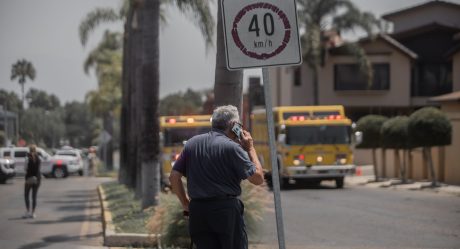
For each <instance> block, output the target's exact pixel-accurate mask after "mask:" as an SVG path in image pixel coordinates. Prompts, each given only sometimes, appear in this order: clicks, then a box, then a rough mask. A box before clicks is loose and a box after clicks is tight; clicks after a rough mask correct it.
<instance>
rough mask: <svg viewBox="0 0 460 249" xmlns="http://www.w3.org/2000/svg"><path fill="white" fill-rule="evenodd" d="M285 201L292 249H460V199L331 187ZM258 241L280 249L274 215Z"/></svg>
mask: <svg viewBox="0 0 460 249" xmlns="http://www.w3.org/2000/svg"><path fill="white" fill-rule="evenodd" d="M281 198H282V202H283V205H282V206H283V213H284V224H285V234H286V244H287V248H288V249H300V248H302V249H308V248H317V249H329V248H330V249H337V248H350V249H364V248H376V249H377V248H379V249H381V248H397V249H402V248H457V249H458V248H460V197H456V196H452V195H447V194H442V193H431V192H425V191H408V190H390V189H376V188H366V187H362V186H350V185H347V186H346V188H345V189H341V190H338V189H334V188H333V183H332V182H330V183H327V182H326V183H325V184H324V183H323V185H322V187H319V188H312V187H310V188H308V187H307V186H300V187H299V186H297V187H292V188H291V189H289V190H284V191H282V193H281ZM258 240H259V242H260V243H262V244H264V246H258V247H253V248H278V247H277V245H278V242H277V235H276V226H275V218H274V213H270V214H268V215H267V217H266V220H265V222H264V224H263V232H262V235H261V236H260V238H258Z"/></svg>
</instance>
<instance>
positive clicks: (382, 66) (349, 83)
mask: <svg viewBox="0 0 460 249" xmlns="http://www.w3.org/2000/svg"><path fill="white" fill-rule="evenodd" d="M372 70H373V72H374V79H373V81H372V84H368V82H367V78H366V75H365V74H364V73H363V72H362V71H361V69H360V68H359V65H358V64H336V65H334V89H335V90H336V91H348V90H389V89H390V64H388V63H375V64H372Z"/></svg>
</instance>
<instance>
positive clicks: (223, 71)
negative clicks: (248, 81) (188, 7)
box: [214, 1, 243, 113]
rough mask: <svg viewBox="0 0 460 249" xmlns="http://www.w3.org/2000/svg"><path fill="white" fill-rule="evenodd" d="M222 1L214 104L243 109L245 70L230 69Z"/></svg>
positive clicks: (219, 6) (218, 14)
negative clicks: (226, 52)
mask: <svg viewBox="0 0 460 249" xmlns="http://www.w3.org/2000/svg"><path fill="white" fill-rule="evenodd" d="M221 5H222V1H218V8H217V42H216V48H217V53H216V69H215V77H214V106H221V105H234V106H236V107H237V108H238V110H239V111H240V113H241V111H242V108H241V107H242V106H241V105H242V93H243V71H242V70H237V71H229V70H228V69H227V64H226V63H227V62H226V60H225V58H226V55H225V44H224V42H225V41H224V30H223V21H222V11H221V9H222V8H221Z"/></svg>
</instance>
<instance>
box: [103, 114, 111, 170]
mask: <svg viewBox="0 0 460 249" xmlns="http://www.w3.org/2000/svg"><path fill="white" fill-rule="evenodd" d="M103 127H104V130H105V131H106V132H107V133H108V134H109V135H110V136H111V137H112V138H111V139H110V141H109V142H108V143H106V144H105V145H104V147H105V148H104V152H103V153H104V155H103V156H102V158H103V159H104V163H105V168H106V170H113V115H112V113H111V112H108V113H106V114H105V115H104V117H103Z"/></svg>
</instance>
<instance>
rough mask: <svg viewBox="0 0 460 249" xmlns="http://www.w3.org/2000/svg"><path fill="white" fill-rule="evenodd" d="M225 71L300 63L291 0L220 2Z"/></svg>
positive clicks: (296, 30)
mask: <svg viewBox="0 0 460 249" xmlns="http://www.w3.org/2000/svg"><path fill="white" fill-rule="evenodd" d="M222 13H223V25H224V34H225V47H226V55H227V68H228V69H229V70H236V69H243V68H252V67H267V66H283V65H292V64H300V63H301V62H302V56H301V50H300V42H299V32H298V25H297V12H296V5H295V0H222Z"/></svg>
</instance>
